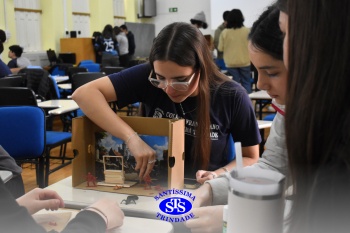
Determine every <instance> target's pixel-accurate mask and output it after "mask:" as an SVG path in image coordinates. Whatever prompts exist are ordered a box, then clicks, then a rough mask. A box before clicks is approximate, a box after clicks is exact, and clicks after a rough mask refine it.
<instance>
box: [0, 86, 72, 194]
mask: <svg viewBox="0 0 350 233" xmlns="http://www.w3.org/2000/svg"><path fill="white" fill-rule="evenodd" d="M8 96H11V97H12V98H8ZM0 100H1V101H0V106H9V107H14V108H15V107H16V106H32V107H37V102H36V99H35V93H34V92H33V91H32V90H31V89H29V88H18V87H3V88H0ZM37 108H38V107H37ZM22 117H23V116H19V118H17V119H18V121H21V120H20V119H21V118H22ZM38 117H39V116H38ZM44 120H45V124H44V126H45V130H46V116H45V113H44ZM27 123H28V124H31V123H30V121H29V122H27ZM0 130H1V128H0ZM18 132H21V131H16V133H18ZM45 140H46V141H45V144H44V145H45V164H44V167H45V173H44V174H45V175H44V176H43V182H39V181H38V184H39V187H41V188H42V187H46V186H47V185H48V181H49V175H50V174H51V173H53V172H55V171H57V170H58V169H60V168H62V167H65V166H67V165H69V164H70V163H71V158H66V156H65V155H66V149H67V143H68V142H70V141H71V140H72V133H71V132H60V131H46V133H45ZM14 142H15V141H14ZM58 146H61V149H60V154H59V156H58V157H54V156H51V155H50V151H51V149H53V148H55V147H58ZM4 148H5V147H4ZM5 150H7V148H5ZM8 152H9V154H10V155H11V153H10V151H8ZM50 159H59V160H62V164H61V165H59V166H57V167H55V168H54V169H50Z"/></svg>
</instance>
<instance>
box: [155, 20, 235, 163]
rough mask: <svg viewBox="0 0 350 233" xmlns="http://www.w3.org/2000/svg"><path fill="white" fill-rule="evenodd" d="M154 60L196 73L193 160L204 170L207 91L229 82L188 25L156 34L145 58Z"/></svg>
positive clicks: (175, 25)
mask: <svg viewBox="0 0 350 233" xmlns="http://www.w3.org/2000/svg"><path fill="white" fill-rule="evenodd" d="M156 60H160V61H172V62H175V63H176V64H178V65H179V66H191V67H193V69H194V70H196V71H197V72H200V79H199V85H198V89H199V94H198V97H197V98H198V100H197V104H198V108H197V113H196V114H197V122H198V126H197V129H196V137H195V145H194V158H195V163H196V164H198V165H199V167H200V168H201V169H207V168H208V164H209V159H210V151H211V150H210V148H211V141H210V129H209V128H210V115H209V110H210V89H211V88H216V87H217V86H218V85H220V84H222V83H223V82H225V81H229V80H230V79H228V78H227V77H226V76H225V75H223V74H222V73H221V72H220V71H219V70H218V68H217V66H216V65H215V63H214V61H213V59H212V57H211V53H210V50H209V48H208V45H207V41H206V39H205V38H204V36H203V34H202V33H201V32H200V31H199V30H198V29H197V28H196V27H193V26H192V25H191V24H188V23H172V24H170V25H168V26H166V27H165V28H164V29H163V30H162V31H161V32H160V33H159V34H158V36H157V37H156V38H155V40H154V42H153V46H152V48H151V53H150V56H149V61H150V64H151V65H152V67H153V62H154V61H156Z"/></svg>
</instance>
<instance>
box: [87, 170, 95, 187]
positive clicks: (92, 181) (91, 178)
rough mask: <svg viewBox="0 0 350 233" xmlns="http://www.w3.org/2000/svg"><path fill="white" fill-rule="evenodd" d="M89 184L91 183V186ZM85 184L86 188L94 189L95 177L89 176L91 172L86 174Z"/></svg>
mask: <svg viewBox="0 0 350 233" xmlns="http://www.w3.org/2000/svg"><path fill="white" fill-rule="evenodd" d="M90 182H91V183H92V185H91V186H90ZM86 183H87V187H96V186H97V185H96V177H95V176H93V175H92V174H91V172H88V174H87V176H86Z"/></svg>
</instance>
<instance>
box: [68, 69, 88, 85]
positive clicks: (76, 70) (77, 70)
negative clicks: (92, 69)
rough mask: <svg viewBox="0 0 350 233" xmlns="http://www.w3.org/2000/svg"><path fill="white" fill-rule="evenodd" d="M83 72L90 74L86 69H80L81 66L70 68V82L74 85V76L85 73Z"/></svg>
mask: <svg viewBox="0 0 350 233" xmlns="http://www.w3.org/2000/svg"><path fill="white" fill-rule="evenodd" d="M83 72H88V70H87V69H86V68H85V67H79V66H75V67H70V68H68V70H67V75H68V77H69V82H70V83H72V76H73V75H74V74H76V73H83Z"/></svg>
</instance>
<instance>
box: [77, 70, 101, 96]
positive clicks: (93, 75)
mask: <svg viewBox="0 0 350 233" xmlns="http://www.w3.org/2000/svg"><path fill="white" fill-rule="evenodd" d="M104 76H106V74H105V73H103V72H89V73H76V74H74V75H73V76H72V92H74V91H75V90H76V89H78V88H79V87H80V86H82V85H84V84H86V83H88V82H91V81H93V80H96V79H98V78H101V77H104Z"/></svg>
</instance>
